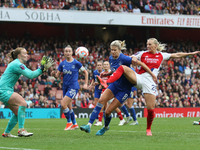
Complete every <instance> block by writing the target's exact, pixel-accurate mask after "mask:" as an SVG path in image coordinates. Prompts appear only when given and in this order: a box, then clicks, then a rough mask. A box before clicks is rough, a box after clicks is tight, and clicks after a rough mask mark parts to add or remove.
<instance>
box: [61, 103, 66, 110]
mask: <svg viewBox="0 0 200 150" xmlns="http://www.w3.org/2000/svg"><path fill="white" fill-rule="evenodd" d="M61 108H62V109H63V110H64V109H66V108H67V106H66V105H65V103H64V102H63V101H61Z"/></svg>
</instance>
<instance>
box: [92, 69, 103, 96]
mask: <svg viewBox="0 0 200 150" xmlns="http://www.w3.org/2000/svg"><path fill="white" fill-rule="evenodd" d="M100 73H101V72H100ZM100 73H99V72H98V70H94V71H93V76H92V79H94V82H97V79H96V76H100ZM95 90H99V91H100V92H101V89H99V85H96V86H95Z"/></svg>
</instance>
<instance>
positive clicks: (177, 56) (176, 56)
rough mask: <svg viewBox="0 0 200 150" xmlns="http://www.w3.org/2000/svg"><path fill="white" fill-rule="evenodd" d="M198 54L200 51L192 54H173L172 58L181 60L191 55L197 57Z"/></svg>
mask: <svg viewBox="0 0 200 150" xmlns="http://www.w3.org/2000/svg"><path fill="white" fill-rule="evenodd" d="M198 53H200V51H195V52H191V53H173V54H171V57H170V58H181V57H186V56H189V55H196V54H198Z"/></svg>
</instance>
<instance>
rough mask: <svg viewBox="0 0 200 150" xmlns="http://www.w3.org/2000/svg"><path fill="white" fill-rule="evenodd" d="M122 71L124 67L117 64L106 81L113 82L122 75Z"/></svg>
mask: <svg viewBox="0 0 200 150" xmlns="http://www.w3.org/2000/svg"><path fill="white" fill-rule="evenodd" d="M123 73H124V68H123V67H122V66H119V68H118V69H117V70H116V71H115V72H114V73H113V74H112V75H111V76H110V78H109V79H108V80H107V83H113V82H115V81H116V80H118V79H119V78H120V77H121V76H122V74H123Z"/></svg>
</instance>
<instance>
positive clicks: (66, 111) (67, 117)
mask: <svg viewBox="0 0 200 150" xmlns="http://www.w3.org/2000/svg"><path fill="white" fill-rule="evenodd" d="M63 113H64V115H65V118H66V119H67V123H70V122H71V115H70V111H69V108H66V109H64V110H63Z"/></svg>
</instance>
